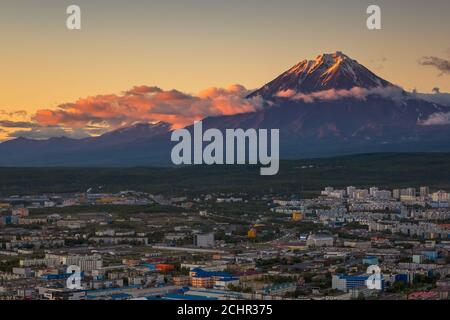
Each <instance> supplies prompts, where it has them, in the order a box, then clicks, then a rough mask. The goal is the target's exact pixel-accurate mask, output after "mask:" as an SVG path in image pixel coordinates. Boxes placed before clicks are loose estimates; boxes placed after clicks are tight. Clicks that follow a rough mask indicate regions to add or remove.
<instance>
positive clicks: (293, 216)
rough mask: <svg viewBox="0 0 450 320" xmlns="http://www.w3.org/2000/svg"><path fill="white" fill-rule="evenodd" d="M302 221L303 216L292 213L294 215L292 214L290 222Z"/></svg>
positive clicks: (298, 213) (299, 213)
mask: <svg viewBox="0 0 450 320" xmlns="http://www.w3.org/2000/svg"><path fill="white" fill-rule="evenodd" d="M302 219H303V215H302V213H301V212H294V213H293V214H292V220H294V221H300V220H302Z"/></svg>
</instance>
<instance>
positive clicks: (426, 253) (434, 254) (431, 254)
mask: <svg viewBox="0 0 450 320" xmlns="http://www.w3.org/2000/svg"><path fill="white" fill-rule="evenodd" d="M422 255H423V256H424V257H425V259H427V260H429V261H435V260H436V259H437V258H438V253H437V252H436V251H422Z"/></svg>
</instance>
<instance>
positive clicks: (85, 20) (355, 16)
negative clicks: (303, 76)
mask: <svg viewBox="0 0 450 320" xmlns="http://www.w3.org/2000/svg"><path fill="white" fill-rule="evenodd" d="M70 4H78V5H79V6H80V7H81V9H82V30H80V31H69V30H67V29H66V26H65V20H66V17H67V15H66V13H65V11H66V8H67V6H68V5H70ZM369 4H378V5H380V7H381V9H382V26H383V29H382V30H378V31H369V30H368V29H367V28H366V19H367V14H366V8H367V6H368V5H369ZM449 14H450V1H448V0H430V1H418V0H396V1H392V0H389V1H387V0H379V1H366V0H339V1H338V0H322V1H318V0H315V1H313V0H304V1H302V0H239V1H238V0H226V1H225V0H221V1H219V0H151V1H140V0H130V1H118V0H108V1H106V0H104V1H102V0H95V1H92V0H91V1H88V0H76V1H75V0H73V1H65V0H58V1H57V0H53V1H50V0H40V1H32V0H16V1H9V2H8V3H5V2H4V1H3V2H2V3H1V4H0V38H1V43H2V46H1V51H0V58H1V59H0V70H1V77H0V82H1V83H0V85H1V88H2V89H1V94H0V140H7V139H11V138H15V137H17V136H21V135H26V133H27V132H32V133H33V134H34V135H33V136H32V137H36V138H45V137H49V136H60V135H68V136H73V137H83V136H87V135H92V134H94V135H95V134H100V133H102V132H104V131H105V130H110V129H113V128H116V127H120V126H123V125H127V124H130V123H133V122H138V121H158V120H164V121H168V122H170V123H172V124H174V125H175V126H182V125H186V124H188V123H190V122H192V121H194V120H196V119H199V118H201V117H203V116H205V115H216V114H232V113H236V112H248V111H252V110H253V109H254V108H255V102H253V103H252V104H250V103H247V102H246V101H245V100H244V99H242V97H243V96H245V94H246V93H248V92H249V91H250V90H251V89H254V88H257V87H259V86H261V85H263V84H264V83H266V82H268V81H270V80H272V79H273V78H274V77H276V76H277V75H278V74H280V73H281V72H283V71H285V70H286V69H288V68H289V67H291V66H292V65H294V64H296V63H297V62H298V61H299V60H302V59H305V58H307V59H311V58H314V57H315V56H317V55H318V54H321V53H324V52H334V51H337V50H340V51H343V52H344V53H346V54H347V55H349V56H350V57H352V58H354V59H356V60H358V62H360V63H361V64H363V65H365V66H366V67H368V68H369V69H371V70H372V71H373V72H375V73H376V74H378V75H379V76H381V77H383V78H385V79H387V80H388V81H390V82H393V83H395V84H397V85H400V86H402V87H403V88H405V89H407V90H412V89H413V88H417V89H418V90H419V91H421V92H430V91H431V90H432V88H434V87H438V88H440V90H441V92H450V75H449V71H448V70H446V69H445V66H446V65H445V62H447V67H448V65H449V64H450V62H449V60H450V40H449V39H450V37H449V31H450V19H449ZM423 57H435V58H439V59H440V60H439V61H441V62H442V63H443V66H444V69H443V68H438V66H423V65H421V64H420V63H419V61H420V60H421V59H422V58H423ZM441 67H442V65H441ZM232 84H239V85H232ZM173 89H175V90H173ZM257 103H258V102H256V105H257ZM148 106H151V108H150V109H148ZM149 111H150V112H149ZM29 136H30V135H29Z"/></svg>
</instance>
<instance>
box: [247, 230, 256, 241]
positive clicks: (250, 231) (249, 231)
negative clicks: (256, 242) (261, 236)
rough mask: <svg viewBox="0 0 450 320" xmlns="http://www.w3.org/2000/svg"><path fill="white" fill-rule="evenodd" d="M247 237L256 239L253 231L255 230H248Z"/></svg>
mask: <svg viewBox="0 0 450 320" xmlns="http://www.w3.org/2000/svg"><path fill="white" fill-rule="evenodd" d="M247 236H248V237H249V238H250V239H254V238H256V229H255V228H251V229H250V230H248V232H247Z"/></svg>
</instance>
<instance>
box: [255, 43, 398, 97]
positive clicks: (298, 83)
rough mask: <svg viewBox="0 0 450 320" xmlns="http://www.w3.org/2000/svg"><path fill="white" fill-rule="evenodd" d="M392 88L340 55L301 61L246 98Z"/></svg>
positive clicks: (359, 65)
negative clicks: (290, 91)
mask: <svg viewBox="0 0 450 320" xmlns="http://www.w3.org/2000/svg"><path fill="white" fill-rule="evenodd" d="M386 86H392V84H391V83H390V82H388V81H386V80H384V79H382V78H380V77H378V76H377V75H375V74H374V73H373V72H371V71H370V70H369V69H367V68H366V67H364V66H363V65H361V64H359V63H358V62H357V61H356V60H353V59H352V58H350V57H348V56H347V55H345V54H343V53H342V52H340V51H337V52H335V53H331V54H321V55H319V56H317V57H316V59H314V60H303V61H301V62H300V63H298V64H296V65H295V66H293V67H292V68H291V69H289V70H287V71H286V72H284V73H282V74H281V75H280V76H279V77H278V78H276V79H275V80H273V81H271V82H269V83H268V84H266V85H265V86H263V87H262V88H261V89H259V90H257V91H255V92H254V93H252V94H251V95H250V96H249V97H253V96H258V95H260V96H262V97H263V98H266V99H270V98H272V97H274V96H276V95H277V94H278V93H280V92H283V91H288V90H292V91H294V92H297V93H311V92H318V91H324V90H330V89H336V90H339V89H347V90H350V89H352V88H354V87H360V88H365V89H372V88H375V87H386Z"/></svg>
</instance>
